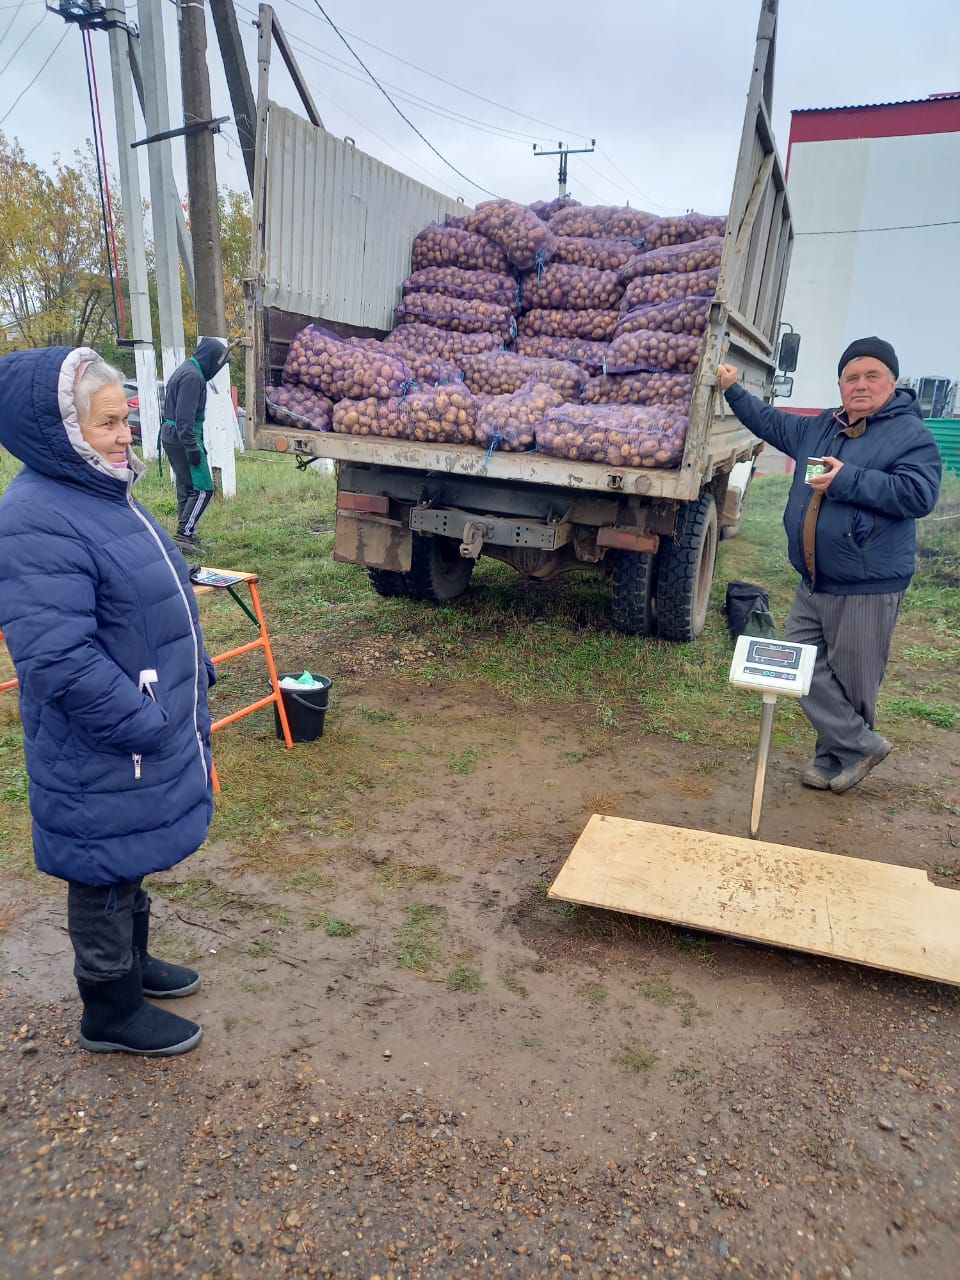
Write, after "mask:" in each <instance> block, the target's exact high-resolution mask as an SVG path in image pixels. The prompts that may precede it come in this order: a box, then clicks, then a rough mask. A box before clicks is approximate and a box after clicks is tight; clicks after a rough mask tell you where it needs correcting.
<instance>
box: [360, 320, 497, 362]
mask: <svg viewBox="0 0 960 1280" xmlns="http://www.w3.org/2000/svg"><path fill="white" fill-rule="evenodd" d="M383 341H384V345H385V346H386V347H388V348H389V349H390V350H391V351H397V352H399V354H400V355H401V356H402V357H405V355H406V353H408V352H410V351H419V352H420V353H421V354H423V355H425V356H433V357H434V358H435V359H437V360H451V361H453V363H454V364H459V362H460V360H461V359H462V358H463V357H464V356H465V355H475V354H476V353H477V352H478V351H499V350H501V349H502V347H503V339H502V338H499V337H497V335H496V334H495V333H451V332H450V330H449V329H437V328H436V327H435V326H434V325H432V324H419V323H416V322H413V323H411V324H401V325H398V326H397V328H396V329H394V330H393V332H392V333H388V334H387V336H386V337H385V338H384V340H383Z"/></svg>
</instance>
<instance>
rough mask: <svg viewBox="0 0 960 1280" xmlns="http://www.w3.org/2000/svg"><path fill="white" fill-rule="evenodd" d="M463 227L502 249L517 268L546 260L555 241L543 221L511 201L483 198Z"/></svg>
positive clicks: (525, 267)
mask: <svg viewBox="0 0 960 1280" xmlns="http://www.w3.org/2000/svg"><path fill="white" fill-rule="evenodd" d="M467 227H468V228H469V230H471V231H473V232H476V233H477V234H479V235H482V236H486V238H487V239H488V240H491V241H492V242H493V243H494V244H495V245H496V246H497V247H498V248H499V249H502V250H503V252H504V253H505V254H506V256H507V258H508V260H509V261H510V262H511V263H512V264H513V266H515V267H517V268H518V269H519V270H520V271H529V270H530V269H531V268H532V267H536V266H543V265H545V264H546V263H547V262H549V261H550V257H551V255H552V253H553V248H554V245H555V243H556V237H555V236H554V234H553V232H552V231H551V230H550V228H549V227H548V226H547V224H546V223H545V222H544V221H543V220H542V219H541V218H538V217H537V215H536V214H535V213H534V212H533V210H532V209H528V208H526V206H525V205H522V204H516V203H515V202H514V201H513V200H484V201H483V203H482V204H478V205H477V207H476V208H475V209H474V211H473V213H471V214H470V215H469V216H468V217H467Z"/></svg>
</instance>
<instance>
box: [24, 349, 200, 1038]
mask: <svg viewBox="0 0 960 1280" xmlns="http://www.w3.org/2000/svg"><path fill="white" fill-rule="evenodd" d="M127 413H128V410H127V402H126V396H125V394H124V389H123V378H122V375H121V374H120V373H118V372H117V371H116V370H115V369H111V368H110V366H109V365H107V364H106V363H105V362H104V361H103V360H102V359H101V358H100V357H99V356H98V355H97V354H96V352H94V351H92V350H91V349H90V348H88V347H80V348H77V349H75V350H71V349H69V348H68V347H48V348H44V349H40V350H35V351H22V352H18V353H15V354H14V355H9V356H6V357H5V358H4V359H2V360H0V444H2V445H3V446H4V448H6V449H8V450H9V451H10V453H12V454H13V455H14V457H16V458H19V459H20V461H21V462H22V463H23V469H22V470H21V471H20V472H19V474H18V475H17V476H16V477H15V478H14V480H13V481H11V483H10V485H9V486H8V487H7V490H6V493H5V494H4V495H3V497H2V499H0V629H2V630H3V632H4V634H5V638H6V642H7V646H8V648H9V650H10V654H11V656H12V658H13V661H14V664H15V666H16V671H17V677H18V680H19V685H20V715H21V720H22V722H23V734H24V745H25V751H26V761H27V772H28V775H29V779H30V809H31V813H32V816H33V844H34V854H35V857H36V862H37V866H38V868H39V869H40V870H41V871H44V872H46V873H47V874H49V875H52V876H57V877H59V878H60V879H62V880H65V881H67V922H68V931H69V934H70V940H71V942H72V944H73V949H74V956H75V964H74V974H75V976H76V979H77V986H78V988H79V991H80V996H81V999H82V1002H83V1016H82V1019H81V1023H80V1043H81V1045H82V1046H83V1047H84V1048H85V1049H89V1050H92V1051H94V1052H98V1053H114V1052H126V1053H140V1054H150V1055H165V1054H176V1053H185V1052H186V1051H187V1050H188V1049H192V1048H193V1047H194V1045H196V1044H197V1043H198V1041H199V1040H200V1036H201V1030H200V1028H199V1027H198V1026H197V1025H196V1024H195V1023H193V1022H191V1021H189V1020H188V1019H186V1018H181V1017H178V1016H177V1015H176V1014H173V1013H170V1012H168V1011H167V1010H165V1009H162V1008H157V1007H156V1006H154V1005H151V1004H148V1003H147V1002H146V1000H145V999H144V997H145V996H149V997H151V998H153V999H169V998H173V997H177V996H186V995H189V994H190V993H191V992H192V991H194V990H196V988H197V986H198V985H199V981H200V979H199V975H198V974H197V973H195V972H194V971H193V970H191V969H186V968H183V967H182V966H180V965H174V964H167V963H165V962H164V961H162V960H158V959H157V958H156V957H154V956H151V955H150V952H149V950H148V943H149V929H150V899H149V897H148V896H147V894H146V892H145V891H144V889H143V887H142V881H143V878H144V876H146V875H149V874H150V873H151V872H155V871H161V870H165V869H167V868H169V867H172V866H174V865H175V864H176V863H178V862H180V861H181V860H182V859H183V858H185V857H187V856H188V855H189V854H191V853H193V852H194V851H195V850H196V849H198V848H199V846H200V845H201V844H202V843H203V841H204V839H205V838H206V834H207V828H208V827H209V825H210V819H211V816H212V813H213V798H212V789H211V757H210V714H209V711H208V710H207V688H208V686H209V685H210V684H212V683H213V682H214V679H215V675H214V669H213V664H212V663H211V661H210V659H209V657H208V656H207V654H206V652H205V650H204V647H203V638H202V636H201V634H200V625H199V621H198V618H197V607H196V602H195V600H194V596H193V592H192V590H191V587H190V582H189V578H188V575H187V566H186V564H185V562H184V559H183V557H182V556H181V555H180V553H179V552H178V551H177V549H176V547H175V546H174V544H173V542H172V541H171V539H170V537H169V536H168V534H167V533H166V532H165V531H164V530H163V529H162V528H161V527H160V526H159V525H158V524H157V523H156V522H155V521H154V520H153V519H152V517H151V516H150V514H149V513H148V512H147V511H146V510H144V508H143V507H142V506H140V504H139V503H138V502H136V501H135V499H134V497H133V487H134V485H135V483H136V481H137V480H138V479H139V477H140V475H141V474H142V472H143V470H144V465H143V463H142V462H141V461H140V460H139V459H138V458H137V457H136V456H135V455H134V454H133V452H132V450H131V449H130V439H131V437H130V428H129V425H128V423H127Z"/></svg>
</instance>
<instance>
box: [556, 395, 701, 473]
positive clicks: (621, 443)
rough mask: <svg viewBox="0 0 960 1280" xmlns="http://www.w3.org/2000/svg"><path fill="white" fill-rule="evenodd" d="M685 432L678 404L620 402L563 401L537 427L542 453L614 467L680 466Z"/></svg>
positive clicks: (685, 424)
mask: <svg viewBox="0 0 960 1280" xmlns="http://www.w3.org/2000/svg"><path fill="white" fill-rule="evenodd" d="M686 435H687V418H686V415H685V414H683V413H680V412H679V411H678V410H676V409H673V408H643V407H637V406H635V405H621V404H609V405H594V404H581V405H571V404H567V405H563V406H562V408H559V409H552V410H551V411H550V412H549V413H548V414H547V415H546V417H545V418H544V419H543V421H542V422H541V423H540V425H539V426H538V427H537V429H536V436H537V448H538V449H539V450H540V452H541V453H546V454H549V455H550V456H552V457H555V458H569V459H570V460H571V461H575V462H600V463H603V464H605V465H607V466H613V467H667V468H673V467H678V466H679V465H680V460H681V459H682V457H683V446H684V442H685V440H686Z"/></svg>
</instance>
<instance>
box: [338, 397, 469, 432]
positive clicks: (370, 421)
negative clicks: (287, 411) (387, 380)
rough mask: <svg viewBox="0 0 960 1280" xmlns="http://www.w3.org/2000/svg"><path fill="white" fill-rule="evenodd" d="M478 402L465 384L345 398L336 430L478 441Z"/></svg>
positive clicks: (341, 405) (339, 405) (341, 404)
mask: <svg viewBox="0 0 960 1280" xmlns="http://www.w3.org/2000/svg"><path fill="white" fill-rule="evenodd" d="M476 425H477V402H476V400H475V399H474V398H473V396H472V395H471V394H470V392H469V391H468V390H467V388H466V387H465V386H464V385H463V383H459V384H457V385H454V386H441V387H415V388H413V389H412V390H411V391H409V392H407V394H406V395H404V396H394V397H392V398H391V399H389V400H375V399H368V400H349V401H348V400H341V401H340V403H339V404H338V405H336V406H335V407H334V411H333V429H334V431H336V432H339V433H340V434H343V435H356V436H386V437H388V438H390V439H395V440H419V441H421V442H422V443H433V444H457V443H463V444H474V443H475V434H476Z"/></svg>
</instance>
